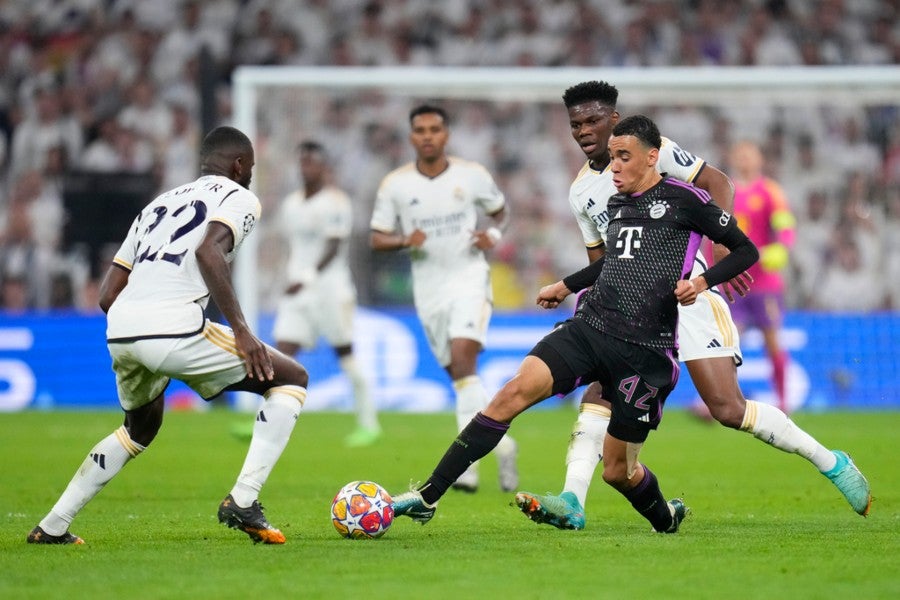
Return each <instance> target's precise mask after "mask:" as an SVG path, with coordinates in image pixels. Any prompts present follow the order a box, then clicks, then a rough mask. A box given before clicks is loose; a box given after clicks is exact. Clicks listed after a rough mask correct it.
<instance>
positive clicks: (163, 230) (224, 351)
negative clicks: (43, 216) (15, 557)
mask: <svg viewBox="0 0 900 600" xmlns="http://www.w3.org/2000/svg"><path fill="white" fill-rule="evenodd" d="M253 164H254V153H253V146H252V144H251V142H250V140H249V139H248V138H247V136H246V135H244V134H243V133H241V132H240V131H238V130H237V129H234V128H232V127H218V128H216V129H214V130H213V131H211V132H210V133H209V134H208V135H207V136H206V137H205V138H204V140H203V143H202V145H201V148H200V172H201V174H202V176H201V177H200V178H199V179H197V180H196V181H194V182H191V183H188V184H185V185H183V186H181V187H177V188H175V189H173V190H170V191H168V192H165V193H164V194H162V195H160V196H159V197H157V198H156V199H155V200H153V201H152V202H151V203H150V204H149V205H148V206H147V207H145V208H144V209H143V210H142V211H141V213H140V214H139V215H138V216H137V217H136V218H135V220H134V222H133V224H132V226H131V229H130V230H129V232H128V235H127V237H126V239H125V241H124V242H123V243H122V246H121V247H120V248H119V250H118V252H117V253H116V255H115V258H114V259H113V264H112V265H110V267H109V269H108V271H107V273H106V276H105V278H104V280H103V283H102V285H101V294H100V307H101V308H102V309H103V311H104V312H106V313H107V330H106V336H107V344H108V347H109V351H110V354H111V355H112V359H113V370H114V371H115V374H116V386H117V389H118V396H119V402H120V404H121V405H122V408H123V409H124V411H125V423H124V425H122V427H120V428H118V429H116V430H115V431H114V432H113V433H111V434H109V435H108V436H107V437H105V438H104V439H103V440H101V441H100V442H99V443H98V444H97V445H96V446H94V447H93V448H92V449H91V451H90V452H89V453H88V456H87V457H86V458H85V460H84V462H83V463H82V465H81V466H80V467H79V469H78V471H76V473H75V476H74V477H73V478H72V480H71V482H70V483H69V485H68V487H66V489H65V491H64V492H63V494H62V496H61V497H60V498H59V500H58V501H57V503H56V504H55V505H54V506H53V509H52V510H51V511H50V513H49V514H47V516H46V517H44V518H43V519H42V520H41V522H40V523H39V524H38V525H37V526H36V527H35V528H34V529H33V530H32V531H31V532H30V533H29V534H28V537H27V541H28V542H29V543H34V544H81V543H84V542H83V540H82V539H81V538H80V537H78V536H76V535H73V534H72V533H70V532H69V524H70V523H71V522H72V520H73V519H74V518H75V516H76V515H77V514H78V513H79V511H80V510H81V509H82V508H83V507H84V506H85V505H86V504H87V503H88V502H89V501H90V500H91V499H92V498H93V497H94V496H95V495H96V494H97V493H98V492H99V491H100V490H101V489H103V487H104V486H105V485H106V484H107V483H108V482H109V481H110V480H111V479H112V478H113V477H114V476H115V475H116V474H118V473H119V472H120V471H121V470H122V468H123V467H124V466H125V464H126V463H128V462H129V461H130V460H131V459H132V458H135V457H137V456H138V454H140V453H141V452H143V451H144V449H145V448H146V447H147V446H148V445H149V444H150V443H151V442H152V441H153V439H154V438H155V437H156V434H157V432H158V431H159V428H160V426H161V425H162V419H163V412H164V409H165V399H164V393H165V389H166V387H167V386H168V385H169V381H170V379H171V378H176V379H180V380H181V381H184V382H185V383H186V384H188V385H189V386H190V387H191V388H193V389H194V391H196V392H197V393H198V394H200V395H201V396H202V397H203V398H207V399H208V398H212V397H214V396H216V395H218V394H219V393H221V392H222V391H223V390H241V391H249V392H255V393H258V394H261V395H263V396H264V398H265V401H264V402H263V404H262V407H261V408H260V410H259V412H258V413H257V418H256V425H255V427H254V431H253V438H252V440H251V442H250V448H249V449H248V451H247V456H246V459H245V461H244V465H243V467H242V469H241V473H240V475H239V476H238V478H237V482H236V483H235V485H234V487H233V488H232V490H231V492H230V493H229V494H228V495H227V496H226V497H225V499H224V500H223V501H222V503H221V504H220V505H219V510H218V518H219V521H220V522H222V523H224V524H226V525H227V526H229V527H232V528H234V529H239V530H241V531H243V532H245V533H246V534H247V535H249V536H250V538H251V539H252V540H253V541H254V542H264V543H267V544H283V543H284V541H285V538H284V535H283V534H282V533H281V531H279V530H278V529H276V528H275V527H273V526H272V525H271V524H269V522H268V521H267V520H266V518H265V516H264V514H263V511H262V507H261V506H260V504H259V501H258V496H259V491H260V489H261V488H262V486H263V485H264V484H265V482H266V480H267V479H268V476H269V474H270V473H271V471H272V469H273V467H274V466H275V463H276V462H277V461H278V458H279V457H280V456H281V453H282V452H283V450H284V448H285V447H286V445H287V442H288V439H289V438H290V435H291V432H292V431H293V429H294V424H295V423H296V421H297V418H298V417H299V415H300V409H301V407H302V406H303V403H304V402H305V400H306V393H307V392H306V386H307V382H308V379H309V376H308V374H307V372H306V369H304V368H303V367H302V366H301V365H300V364H298V363H297V362H296V361H294V360H293V359H291V358H288V357H287V356H285V355H283V354H282V353H280V352H278V351H277V350H275V349H274V348H271V347H269V346H267V345H265V344H264V343H263V342H262V341H260V340H259V339H258V338H257V337H256V336H255V335H254V334H253V332H252V331H250V329H249V327H248V326H247V323H246V321H245V319H244V315H243V313H242V311H241V308H240V305H239V304H238V301H237V296H236V294H235V291H234V288H233V286H232V284H231V278H230V271H229V268H228V262H230V260H231V258H232V257H233V256H234V253H235V252H236V250H237V248H238V247H239V246H240V244H241V242H242V241H243V239H244V238H245V237H246V236H247V235H248V234H249V233H250V232H251V231H252V230H253V227H254V226H255V224H256V222H257V220H258V219H259V216H260V208H261V207H260V203H259V199H257V197H256V196H255V195H254V194H253V193H252V192H250V191H249V190H248V189H247V186H248V185H249V184H250V178H251V175H252V171H253ZM210 298H212V300H213V301H214V302H215V303H216V305H217V306H218V307H219V309H220V310H221V311H222V314H223V315H224V316H225V318H226V319H227V320H228V322H229V324H230V325H231V327H226V326H224V325H220V324H218V323H214V322H212V321H209V320H207V319H206V318H205V317H204V314H203V309H204V307H205V306H206V304H207V301H208V300H209V299H210Z"/></svg>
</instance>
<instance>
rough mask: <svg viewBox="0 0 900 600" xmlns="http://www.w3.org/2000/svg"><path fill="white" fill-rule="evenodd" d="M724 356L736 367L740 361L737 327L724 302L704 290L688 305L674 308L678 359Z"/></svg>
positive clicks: (739, 342)
mask: <svg viewBox="0 0 900 600" xmlns="http://www.w3.org/2000/svg"><path fill="white" fill-rule="evenodd" d="M721 356H728V357H731V358H733V359H734V362H735V364H736V365H738V366H740V364H741V363H742V362H743V361H744V357H743V356H742V355H741V341H740V336H739V335H738V330H737V326H736V325H735V324H734V320H733V319H732V318H731V310H729V308H728V302H727V301H726V300H725V299H724V298H723V297H722V296H721V295H719V294H718V293H715V292H711V291H705V292H703V293H702V294H699V295H698V296H697V301H696V302H694V303H693V304H692V305H690V306H681V305H679V306H678V360H680V361H682V362H684V361H688V360H698V359H702V358H717V357H721Z"/></svg>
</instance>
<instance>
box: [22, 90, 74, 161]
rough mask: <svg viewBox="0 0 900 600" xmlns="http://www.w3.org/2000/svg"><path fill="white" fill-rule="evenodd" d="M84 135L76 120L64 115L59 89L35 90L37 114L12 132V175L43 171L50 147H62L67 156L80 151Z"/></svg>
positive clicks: (35, 112)
mask: <svg viewBox="0 0 900 600" xmlns="http://www.w3.org/2000/svg"><path fill="white" fill-rule="evenodd" d="M83 140H84V134H83V132H82V130H81V127H80V125H79V124H78V122H77V121H76V120H75V119H72V118H71V117H69V116H67V115H64V114H62V109H61V106H60V95H59V89H57V88H51V87H41V88H39V89H37V90H35V95H34V113H33V114H31V115H29V116H27V117H26V118H25V120H24V121H23V122H22V123H20V124H19V126H18V127H16V129H15V131H14V132H13V144H12V174H13V176H16V175H19V174H21V173H23V172H24V171H26V170H28V169H37V170H43V168H44V167H45V166H46V160H47V156H48V152H49V151H50V149H51V148H54V147H57V146H62V147H63V148H65V150H66V153H67V154H68V156H78V153H79V152H81V148H82V144H83Z"/></svg>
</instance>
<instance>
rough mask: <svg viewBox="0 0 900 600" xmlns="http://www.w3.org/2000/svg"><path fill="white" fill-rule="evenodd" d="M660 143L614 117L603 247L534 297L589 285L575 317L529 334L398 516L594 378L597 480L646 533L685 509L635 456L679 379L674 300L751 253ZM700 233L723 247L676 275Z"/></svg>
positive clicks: (737, 268) (637, 125)
mask: <svg viewBox="0 0 900 600" xmlns="http://www.w3.org/2000/svg"><path fill="white" fill-rule="evenodd" d="M660 145H661V138H660V134H659V130H658V129H657V127H656V125H655V124H654V123H653V121H652V120H650V119H649V118H647V117H645V116H642V115H636V116H632V117H628V118H626V119H623V120H622V121H621V122H619V124H618V125H616V127H615V128H614V129H613V137H612V138H610V140H609V151H610V155H611V169H612V172H613V182H614V183H615V186H616V189H617V190H618V191H619V193H618V194H616V195H615V196H613V197H612V198H610V201H609V206H608V211H609V215H610V222H609V230H608V234H607V251H606V256H605V258H603V259H601V260H598V261H595V262H594V263H591V264H590V265H589V266H587V267H585V268H584V269H582V270H581V271H579V272H577V273H574V274H572V275H570V276H569V277H566V278H565V279H563V280H562V281H558V282H556V283H555V284H552V285H549V286H546V287H544V288H543V289H541V291H540V294H539V296H538V300H537V302H538V304H539V305H541V306H544V307H547V308H549V307H553V306H555V305H556V304H558V303H559V302H561V301H562V300H563V299H565V297H566V296H568V295H569V294H571V293H574V292H578V291H581V290H583V289H585V288H588V287H591V289H590V290H589V291H588V292H587V293H586V294H587V295H586V297H585V298H584V299H583V300H582V302H581V303H580V306H579V308H578V310H577V311H576V313H575V316H574V317H573V318H571V319H569V320H567V321H566V322H564V323H562V324H560V325H559V326H557V327H556V329H554V330H553V331H551V332H550V333H549V334H547V335H546V336H544V338H543V339H542V340H541V341H540V342H538V343H537V345H536V346H535V347H534V348H533V349H532V350H531V352H530V353H529V354H528V356H526V357H525V360H524V361H522V364H521V365H520V366H519V370H518V372H517V373H516V374H515V376H513V378H512V379H511V380H509V382H507V383H506V385H504V386H503V388H502V389H501V390H500V391H499V392H497V394H496V396H494V398H493V400H492V401H491V403H490V404H489V405H488V407H487V408H485V409H484V410H483V411H482V412H480V413H478V414H477V415H476V416H475V418H474V419H472V421H471V422H470V423H469V425H468V426H467V427H466V428H465V429H464V430H463V431H462V432H460V434H459V436H458V437H457V438H456V439H455V440H454V441H453V443H452V444H451V445H450V448H449V449H448V450H447V452H446V453H445V454H444V456H443V458H442V459H441V461H440V462H439V463H438V465H437V467H436V468H435V470H434V472H433V473H432V474H431V477H429V478H428V481H427V482H425V484H424V485H422V486H420V487H419V488H418V489H415V490H411V491H409V492H406V493H403V494H399V495H397V496H395V497H394V511H395V514H397V515H406V516H409V517H410V518H412V519H413V520H415V521H417V522H419V523H423V524H424V523H426V522H428V521H429V520H430V519H431V517H432V516H433V515H434V511H435V508H436V505H437V501H438V500H439V499H440V498H441V496H442V495H443V494H444V492H445V491H446V490H447V488H448V487H450V484H452V483H453V482H454V481H455V480H456V478H457V477H458V476H459V475H460V474H461V473H462V472H463V471H464V470H465V469H466V468H467V467H468V466H469V465H470V464H471V463H473V462H474V461H476V460H478V459H479V458H481V457H483V456H485V455H486V454H487V453H488V452H490V451H491V450H492V449H493V448H494V446H495V445H496V444H497V442H498V441H499V440H500V438H501V437H502V436H503V435H504V433H506V430H507V429H509V425H510V423H511V422H512V420H513V419H514V418H515V417H516V416H517V415H519V414H520V413H522V412H523V411H524V410H526V409H527V408H528V407H530V406H532V405H534V404H537V403H538V402H540V401H541V400H544V399H545V398H548V397H550V396H552V395H554V394H566V393H568V392H571V391H572V390H573V389H575V388H576V387H578V386H579V385H581V383H582V382H590V381H594V380H597V381H599V382H600V383H601V385H602V386H603V389H604V390H610V392H611V395H612V396H613V398H611V400H612V417H611V419H610V424H609V429H608V433H607V436H606V440H605V443H604V447H603V480H604V481H606V482H607V483H608V484H609V485H611V486H612V487H614V488H615V489H616V490H618V491H619V492H620V493H621V494H622V495H623V496H625V498H626V499H628V501H629V502H631V505H632V506H633V507H634V508H635V510H637V511H638V512H639V513H640V514H641V515H643V516H644V518H646V519H647V520H648V521H649V522H650V524H651V525H652V526H653V530H654V531H657V532H661V533H662V532H665V533H674V532H676V531H678V527H679V525H680V523H681V521H682V519H683V518H684V516H685V515H686V514H687V508H686V507H685V505H684V503H683V502H682V501H681V500H680V499H677V498H676V499H674V500H671V501H669V502H666V500H665V498H664V497H663V495H662V492H661V491H660V488H659V483H658V481H657V479H656V476H655V475H654V474H653V473H652V472H651V471H650V469H648V468H647V467H646V466H645V465H643V464H641V463H640V462H638V455H639V453H640V449H641V446H642V445H643V443H644V441H645V440H646V439H647V436H648V434H649V433H650V430H651V429H656V428H657V426H658V425H659V422H660V420H661V418H662V411H663V404H664V402H665V399H666V397H667V396H668V395H669V393H670V392H671V391H672V389H674V387H675V384H676V383H677V381H678V372H679V363H678V359H677V355H676V352H677V340H676V335H675V331H676V325H677V321H678V312H677V303H678V302H680V303H682V304H685V305H689V304H692V303H693V302H694V301H695V299H696V298H697V294H699V293H701V292H703V291H705V290H706V289H708V288H710V287H712V286H715V285H717V284H719V283H722V282H724V281H728V280H730V279H732V278H734V277H735V276H737V275H738V274H740V273H742V272H743V271H745V270H746V269H747V268H748V267H749V266H750V265H752V264H753V263H754V262H756V260H757V259H758V258H759V253H758V251H757V249H756V247H755V246H754V245H753V243H752V242H751V241H750V240H749V239H748V238H747V236H746V235H744V233H743V232H742V231H741V230H740V229H739V228H738V227H737V225H736V224H735V222H734V219H733V218H732V216H731V215H730V214H728V213H727V212H725V211H723V210H722V209H720V208H718V207H717V206H716V205H715V204H713V203H712V202H711V201H710V197H709V194H707V193H706V192H705V191H703V190H701V189H699V188H695V187H693V186H692V185H690V184H687V183H684V182H682V181H678V180H676V179H670V178H668V177H665V176H662V175H660V174H659V173H658V172H657V171H656V168H655V165H656V161H657V159H658V157H659V148H660ZM704 235H705V236H707V237H709V238H710V239H711V240H713V241H715V242H719V243H721V244H723V245H725V246H726V247H727V248H728V249H729V250H730V251H731V253H730V254H729V255H728V256H727V257H725V258H724V259H723V260H721V261H719V262H718V263H717V264H716V265H714V266H713V267H710V268H709V269H708V270H707V271H706V272H705V273H703V274H702V275H699V276H698V277H695V278H694V279H691V280H688V279H685V277H688V276H689V274H690V271H691V267H692V265H693V260H694V255H695V254H696V253H697V250H698V248H699V246H700V241H701V239H702V238H703V236H704Z"/></svg>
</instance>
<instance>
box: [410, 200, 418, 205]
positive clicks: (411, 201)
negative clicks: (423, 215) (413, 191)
mask: <svg viewBox="0 0 900 600" xmlns="http://www.w3.org/2000/svg"><path fill="white" fill-rule="evenodd" d="M417 204H419V199H418V198H413V199H412V200H410V201H409V205H410V206H416V205H417Z"/></svg>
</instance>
